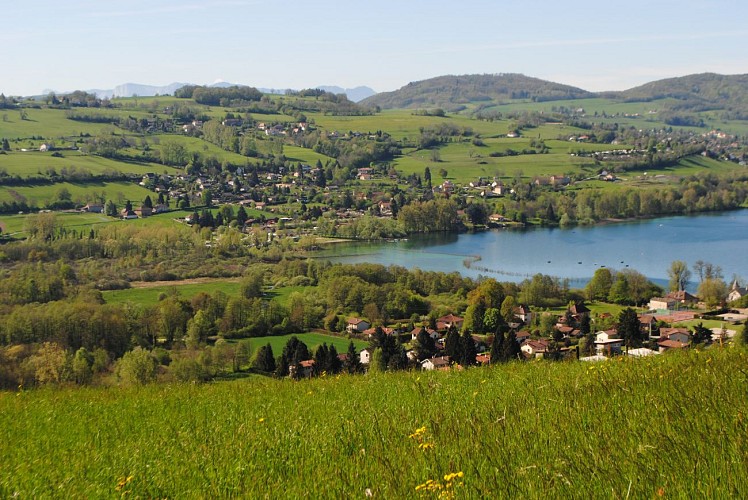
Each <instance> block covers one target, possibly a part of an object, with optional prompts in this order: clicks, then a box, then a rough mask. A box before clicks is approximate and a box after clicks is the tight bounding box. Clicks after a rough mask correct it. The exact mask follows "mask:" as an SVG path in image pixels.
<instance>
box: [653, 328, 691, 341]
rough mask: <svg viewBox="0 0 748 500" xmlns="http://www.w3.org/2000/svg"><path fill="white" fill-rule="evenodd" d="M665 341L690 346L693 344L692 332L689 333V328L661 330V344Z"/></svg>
mask: <svg viewBox="0 0 748 500" xmlns="http://www.w3.org/2000/svg"><path fill="white" fill-rule="evenodd" d="M664 340H673V341H675V342H681V343H683V344H688V343H689V342H691V332H689V331H688V328H660V338H659V342H662V341H664Z"/></svg>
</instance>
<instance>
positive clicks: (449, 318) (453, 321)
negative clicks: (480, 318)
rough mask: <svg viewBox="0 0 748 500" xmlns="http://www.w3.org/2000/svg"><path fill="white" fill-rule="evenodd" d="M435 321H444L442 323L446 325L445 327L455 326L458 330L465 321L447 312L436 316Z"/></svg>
mask: <svg viewBox="0 0 748 500" xmlns="http://www.w3.org/2000/svg"><path fill="white" fill-rule="evenodd" d="M436 322H437V323H444V325H445V326H446V327H447V329H449V328H451V327H453V326H454V327H455V328H457V329H458V330H461V329H462V324H463V323H464V322H465V320H464V319H463V318H461V317H459V316H455V315H454V314H447V315H446V316H442V317H441V318H437V320H436Z"/></svg>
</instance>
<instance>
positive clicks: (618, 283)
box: [608, 273, 632, 304]
mask: <svg viewBox="0 0 748 500" xmlns="http://www.w3.org/2000/svg"><path fill="white" fill-rule="evenodd" d="M608 302H613V303H615V304H630V303H631V302H632V300H631V297H630V296H629V282H628V279H627V278H626V275H625V274H622V273H618V274H616V280H615V282H614V283H613V286H611V287H610V291H609V292H608Z"/></svg>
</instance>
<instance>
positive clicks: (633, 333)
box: [618, 307, 642, 347]
mask: <svg viewBox="0 0 748 500" xmlns="http://www.w3.org/2000/svg"><path fill="white" fill-rule="evenodd" d="M618 335H619V336H620V337H621V338H622V339H623V341H624V343H625V344H626V346H627V347H641V345H642V332H641V327H640V324H639V317H638V316H637V315H636V311H634V310H633V309H631V308H630V307H627V308H626V309H624V310H623V311H621V313H620V314H619V315H618Z"/></svg>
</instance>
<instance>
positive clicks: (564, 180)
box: [550, 175, 571, 186]
mask: <svg viewBox="0 0 748 500" xmlns="http://www.w3.org/2000/svg"><path fill="white" fill-rule="evenodd" d="M550 183H551V185H552V186H566V185H568V184H569V183H571V179H570V178H569V177H568V176H566V175H552V176H551V178H550Z"/></svg>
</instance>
